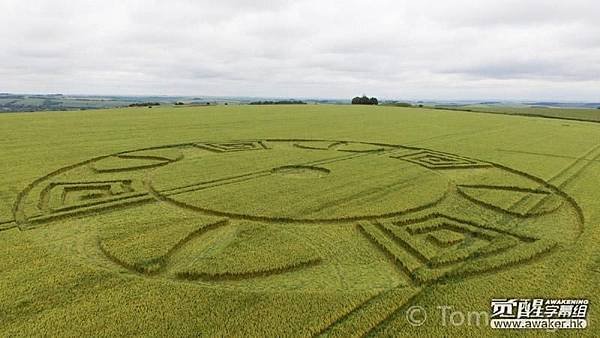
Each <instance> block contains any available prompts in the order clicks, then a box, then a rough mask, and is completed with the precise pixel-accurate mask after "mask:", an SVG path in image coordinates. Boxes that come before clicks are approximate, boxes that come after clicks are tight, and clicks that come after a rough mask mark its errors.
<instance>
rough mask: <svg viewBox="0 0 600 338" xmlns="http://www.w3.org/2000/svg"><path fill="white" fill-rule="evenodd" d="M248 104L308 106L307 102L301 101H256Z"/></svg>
mask: <svg viewBox="0 0 600 338" xmlns="http://www.w3.org/2000/svg"><path fill="white" fill-rule="evenodd" d="M248 104H253V105H254V104H306V102H303V101H299V100H281V101H254V102H250V103H248Z"/></svg>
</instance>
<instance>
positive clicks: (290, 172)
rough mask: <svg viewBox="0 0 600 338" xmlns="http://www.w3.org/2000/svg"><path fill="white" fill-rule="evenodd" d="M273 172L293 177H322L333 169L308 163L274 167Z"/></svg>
mask: <svg viewBox="0 0 600 338" xmlns="http://www.w3.org/2000/svg"><path fill="white" fill-rule="evenodd" d="M271 172H273V173H274V174H278V175H282V176H284V177H291V178H320V177H323V176H325V175H328V174H329V173H330V172H331V171H330V170H329V169H327V168H321V167H313V166H306V165H284V166H282V167H277V168H274V169H273V170H271Z"/></svg>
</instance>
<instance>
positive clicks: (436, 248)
mask: <svg viewBox="0 0 600 338" xmlns="http://www.w3.org/2000/svg"><path fill="white" fill-rule="evenodd" d="M359 229H360V230H361V231H362V232H363V234H364V235H365V236H366V237H367V238H369V239H370V240H371V241H372V242H374V243H375V244H376V246H377V247H379V249H381V250H382V251H383V252H384V253H386V254H387V255H388V256H389V257H390V258H392V260H393V261H394V262H395V263H396V265H397V266H399V267H400V268H401V270H403V271H404V272H405V273H406V274H407V275H408V276H409V277H410V279H411V280H412V282H413V283H415V284H417V285H419V284H423V283H430V282H433V281H435V280H438V279H440V278H443V277H447V276H449V275H458V274H457V273H456V270H457V269H458V268H461V267H464V266H465V265H468V264H470V263H471V262H472V261H475V260H478V259H482V258H485V257H489V256H493V255H496V254H499V253H502V252H505V251H507V250H510V249H511V248H514V247H517V246H520V245H528V243H532V242H535V241H536V239H535V238H531V237H526V236H523V235H514V234H510V233H508V232H504V231H497V230H494V229H491V228H487V227H483V226H481V225H477V224H474V223H472V222H470V221H462V220H458V219H455V218H452V217H448V216H444V215H440V214H434V215H431V216H428V217H425V218H422V219H417V220H408V221H400V222H394V221H372V222H361V223H359ZM495 264H496V265H504V263H503V262H496V263H495ZM494 267H495V266H494V265H488V266H486V267H485V270H488V269H492V268H494Z"/></svg>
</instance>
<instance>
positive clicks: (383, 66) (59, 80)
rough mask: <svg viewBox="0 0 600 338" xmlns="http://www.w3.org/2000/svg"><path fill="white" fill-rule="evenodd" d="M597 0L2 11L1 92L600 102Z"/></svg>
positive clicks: (142, 4) (146, 4)
mask: <svg viewBox="0 0 600 338" xmlns="http://www.w3.org/2000/svg"><path fill="white" fill-rule="evenodd" d="M598 13H600V3H598V2H596V1H593V0H587V1H586V0H570V1H569V2H564V1H554V0H545V1H542V0H521V1H517V0H505V1H502V0H487V1H486V0H479V1H474V0H472V1H471V0H460V1H433V0H421V1H392V0H389V1H386V0H376V1H369V2H365V1H356V0H348V1H317V0H305V1H288V0H274V1H268V0H262V1H241V0H234V1H231V0H230V1H227V0H221V1H218V2H214V1H206V0H204V1H192V0H180V1H175V0H171V1H166V0H165V1H142V0H129V1H127V0H123V1H116V0H112V1H108V0H107V1H90V0H87V1H76V0H71V1H66V0H55V1H50V0H47V1H45V0H39V1H34V0H29V1H23V0H21V1H18V0H3V1H2V2H1V3H0V45H1V46H2V49H0V91H4V92H63V93H85V94H183V95H246V96H251V95H255V96H293V97H307V96H311V97H312V96H314V97H350V96H353V95H356V94H361V93H367V94H371V95H377V96H380V97H388V98H413V99H416V98H445V99H466V98H482V99H483V98H499V99H563V100H565V99H573V100H595V101H597V100H600V94H599V92H600V38H599V36H600V24H599V23H597V22H599V21H598V18H597V16H598Z"/></svg>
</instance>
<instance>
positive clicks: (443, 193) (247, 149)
mask: <svg viewBox="0 0 600 338" xmlns="http://www.w3.org/2000/svg"><path fill="white" fill-rule="evenodd" d="M156 205H160V206H161V208H163V209H160V210H161V211H160V213H159V214H152V213H153V212H156V211H154V209H152V208H153V207H155V206H156ZM165 207H166V209H164V208H165ZM182 209H183V210H185V211H186V213H185V215H186V216H181V215H180V214H179V213H176V212H173V216H172V215H171V214H170V213H169V211H168V210H182ZM136 210H139V211H136ZM163 210H166V211H163ZM118 212H123V213H127V216H126V217H124V218H123V219H126V220H131V222H130V223H131V226H130V227H129V226H125V227H124V224H123V223H122V222H119V224H117V225H114V226H113V225H112V224H110V221H109V222H108V224H106V222H99V223H101V224H104V225H100V226H98V229H99V230H98V236H99V238H97V239H95V240H94V241H93V242H94V243H96V244H94V245H97V246H96V247H94V248H90V250H99V252H100V253H101V254H103V255H104V256H106V257H107V258H109V259H110V260H111V261H112V262H114V263H116V264H117V265H118V266H120V268H121V269H122V268H125V269H127V270H130V271H132V272H135V273H137V274H140V273H141V275H142V276H143V275H163V276H164V277H165V278H169V279H175V280H186V281H196V282H198V283H203V284H207V283H208V284H211V285H217V286H223V287H225V286H226V287H237V288H246V289H257V290H260V289H276V290H288V289H289V290H291V289H293V290H297V289H301V288H306V289H327V288H335V289H342V288H344V289H348V288H349V289H357V290H363V289H373V288H379V289H389V288H392V289H393V288H395V287H398V286H402V287H413V288H420V287H421V286H422V285H427V284H430V283H433V282H436V281H439V280H443V279H452V278H463V277H466V276H468V275H471V274H475V273H480V272H484V271H497V270H500V269H504V268H508V267H510V266H512V265H515V264H519V263H524V262H526V261H528V260H530V259H532V258H534V257H537V256H539V255H541V254H544V253H546V252H549V251H551V250H552V249H553V248H554V247H555V246H556V245H557V244H559V243H561V242H569V241H572V240H574V239H575V238H577V236H578V235H579V234H580V232H581V228H582V226H583V216H582V213H581V210H580V208H579V207H578V206H577V204H576V203H575V202H574V201H573V199H572V198H570V197H569V196H568V195H567V194H565V193H564V192H562V191H561V190H560V189H559V188H557V187H556V186H554V185H552V184H551V183H549V182H546V181H544V180H541V179H539V178H536V177H534V176H532V175H529V174H527V173H524V172H521V171H518V170H514V169H512V168H509V167H506V166H503V165H500V164H495V163H491V162H487V161H481V160H478V159H474V158H470V157H466V156H462V155H459V154H451V153H446V152H440V151H436V150H431V149H424V148H418V147H410V146H401V145H393V144H381V143H369V142H354V141H336V140H298V139H285V140H284V139H267V140H242V141H228V142H193V143H185V144H177V145H167V146H159V147H151V148H145V149H137V150H130V151H124V152H120V153H115V154H111V155H104V156H99V157H96V158H93V159H90V160H88V161H85V162H82V163H78V164H74V165H72V166H68V167H65V168H62V169H60V170H57V171H55V172H53V173H50V174H48V175H46V176H44V177H41V178H40V179H38V180H35V181H34V182H32V183H31V184H30V185H29V186H28V187H27V188H26V189H25V190H24V191H23V192H22V193H21V194H20V195H19V197H18V199H17V202H16V205H15V220H16V221H17V224H18V225H19V227H21V228H22V229H24V228H30V227H36V226H40V225H43V224H45V223H46V222H50V221H53V220H55V219H62V218H71V217H74V216H83V217H86V215H87V214H91V215H94V217H103V216H102V215H104V214H106V213H108V214H113V213H118ZM146 213H148V214H146ZM136 215H137V217H135V216H136ZM149 215H150V216H149ZM189 215H193V216H189ZM549 220H550V221H551V222H552V223H550V222H549ZM540 226H553V227H555V228H554V229H553V231H546V232H540V231H539V227H540ZM132 248H133V249H132ZM135 248H139V250H136V249H135ZM364 276H371V277H370V279H368V280H366V279H365V278H364ZM400 276H402V277H400ZM373 278H375V279H377V280H379V281H380V282H378V283H379V284H378V283H374V282H373V280H372V279H373Z"/></svg>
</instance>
